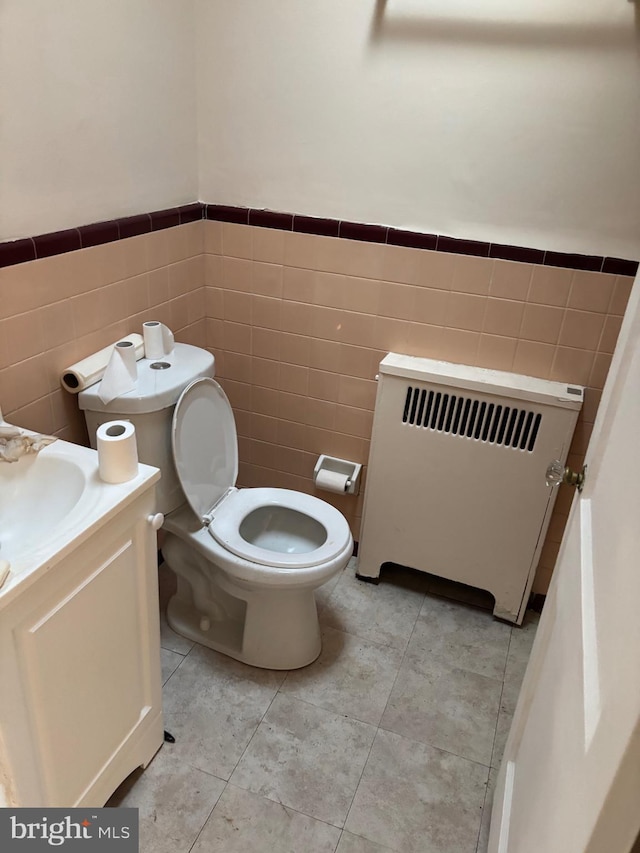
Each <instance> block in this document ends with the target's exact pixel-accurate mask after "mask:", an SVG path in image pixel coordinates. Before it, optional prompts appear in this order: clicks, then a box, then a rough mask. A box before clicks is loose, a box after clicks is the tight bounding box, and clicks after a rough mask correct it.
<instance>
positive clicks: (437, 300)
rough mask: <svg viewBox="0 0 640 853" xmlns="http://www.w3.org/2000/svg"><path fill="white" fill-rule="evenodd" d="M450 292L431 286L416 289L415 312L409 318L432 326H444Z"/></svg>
mask: <svg viewBox="0 0 640 853" xmlns="http://www.w3.org/2000/svg"><path fill="white" fill-rule="evenodd" d="M449 296H450V292H449V291H448V290H436V289H435V288H431V287H420V288H417V289H416V291H415V304H414V314H413V316H411V317H410V318H409V319H411V320H412V321H414V322H416V323H428V324H429V325H430V326H444V324H445V319H446V316H447V307H448V304H449Z"/></svg>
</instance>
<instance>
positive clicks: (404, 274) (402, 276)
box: [380, 246, 423, 284]
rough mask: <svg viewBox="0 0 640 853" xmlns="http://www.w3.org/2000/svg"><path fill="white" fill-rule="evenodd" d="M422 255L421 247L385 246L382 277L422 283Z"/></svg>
mask: <svg viewBox="0 0 640 853" xmlns="http://www.w3.org/2000/svg"><path fill="white" fill-rule="evenodd" d="M422 255H423V252H422V250H421V249H410V248H405V247H404V246H385V247H384V252H383V253H382V268H381V274H380V278H382V279H384V280H385V281H396V282H401V283H403V284H421V281H422V260H423V258H422Z"/></svg>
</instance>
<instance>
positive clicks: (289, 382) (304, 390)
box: [278, 362, 309, 396]
mask: <svg viewBox="0 0 640 853" xmlns="http://www.w3.org/2000/svg"><path fill="white" fill-rule="evenodd" d="M278 387H279V388H280V390H282V391H288V392H289V393H291V394H301V395H302V396H306V395H307V394H308V393H309V368H308V367H302V366H301V365H299V364H286V363H285V362H281V363H280V384H279V386H278Z"/></svg>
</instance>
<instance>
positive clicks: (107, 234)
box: [78, 219, 120, 249]
mask: <svg viewBox="0 0 640 853" xmlns="http://www.w3.org/2000/svg"><path fill="white" fill-rule="evenodd" d="M78 231H79V232H80V242H81V244H82V248H83V249H88V248H89V247H90V246H101V245H102V244H103V243H113V241H114V240H119V239H120V229H119V227H118V220H117V219H112V220H111V222H94V223H93V225H81V226H80V228H78Z"/></svg>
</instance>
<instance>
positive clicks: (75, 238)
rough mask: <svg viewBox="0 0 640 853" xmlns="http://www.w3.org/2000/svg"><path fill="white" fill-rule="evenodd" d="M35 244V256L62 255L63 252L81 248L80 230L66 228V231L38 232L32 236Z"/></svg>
mask: <svg viewBox="0 0 640 853" xmlns="http://www.w3.org/2000/svg"><path fill="white" fill-rule="evenodd" d="M33 242H34V243H35V244H36V257H38V258H50V257H51V256H52V255H62V254H64V253H65V252H75V251H76V249H81V248H82V240H81V239H80V230H79V229H78V228H68V229H67V230H66V231H52V232H51V233H50V234H40V235H38V237H34V238H33Z"/></svg>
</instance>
